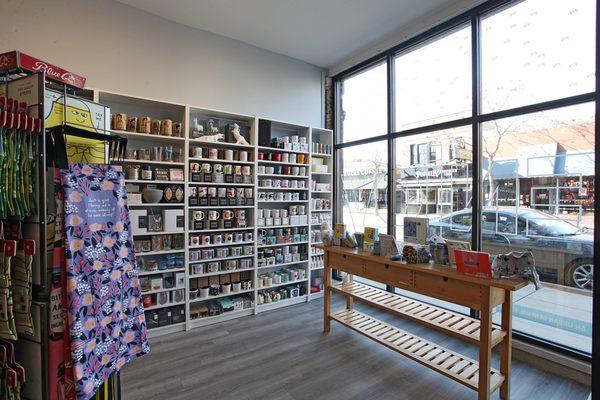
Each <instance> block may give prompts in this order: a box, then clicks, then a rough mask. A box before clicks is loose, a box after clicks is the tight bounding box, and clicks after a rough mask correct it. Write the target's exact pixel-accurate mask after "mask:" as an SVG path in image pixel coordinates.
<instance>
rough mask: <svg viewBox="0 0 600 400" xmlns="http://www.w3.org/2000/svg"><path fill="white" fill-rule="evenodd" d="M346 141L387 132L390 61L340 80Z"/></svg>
mask: <svg viewBox="0 0 600 400" xmlns="http://www.w3.org/2000/svg"><path fill="white" fill-rule="evenodd" d="M339 101H340V105H339V107H340V109H339V120H340V132H339V136H340V138H341V140H342V142H352V141H354V140H359V139H365V138H369V137H372V136H377V135H384V134H386V133H387V130H388V128H387V63H385V62H384V63H382V64H379V65H376V66H374V67H371V68H369V69H367V70H366V71H363V72H360V73H358V74H356V75H352V76H350V77H348V78H346V79H344V80H342V81H341V83H340V96H339Z"/></svg>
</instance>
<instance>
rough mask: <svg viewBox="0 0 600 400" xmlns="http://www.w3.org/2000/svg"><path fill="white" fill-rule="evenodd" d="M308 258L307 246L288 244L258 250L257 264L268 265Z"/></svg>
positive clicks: (260, 265) (259, 265)
mask: <svg viewBox="0 0 600 400" xmlns="http://www.w3.org/2000/svg"><path fill="white" fill-rule="evenodd" d="M306 260H308V246H306V245H299V246H295V245H290V246H283V247H274V248H264V249H259V250H258V258H257V266H258V267H268V266H273V265H278V264H288V263H292V262H294V263H295V262H301V261H306Z"/></svg>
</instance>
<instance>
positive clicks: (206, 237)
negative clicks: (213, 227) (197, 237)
mask: <svg viewBox="0 0 600 400" xmlns="http://www.w3.org/2000/svg"><path fill="white" fill-rule="evenodd" d="M201 240H202V246H208V245H209V244H210V236H209V235H202V236H201Z"/></svg>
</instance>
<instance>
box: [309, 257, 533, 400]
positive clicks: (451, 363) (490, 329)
mask: <svg viewBox="0 0 600 400" xmlns="http://www.w3.org/2000/svg"><path fill="white" fill-rule="evenodd" d="M319 247H320V248H322V249H323V250H325V315H324V331H325V332H329V330H330V327H331V320H334V321H337V322H339V323H341V324H342V325H345V326H347V327H348V328H351V329H353V330H355V331H357V332H359V333H361V334H363V335H365V336H367V337H369V338H371V339H373V340H375V341H376V342H378V343H380V344H382V345H384V346H386V347H388V348H390V349H392V350H394V351H396V352H398V353H400V354H402V355H404V356H406V357H408V358H410V359H412V360H415V361H417V362H419V363H421V364H423V365H425V366H427V367H429V368H431V369H433V370H435V371H437V372H439V373H441V374H443V375H446V376H447V377H449V378H452V379H454V380H455V381H457V382H460V383H462V384H463V385H465V386H467V387H469V388H471V389H473V390H475V391H477V392H478V393H479V399H489V398H490V395H491V394H492V393H493V392H494V391H495V390H496V389H498V388H500V398H502V399H508V398H509V397H510V369H511V356H512V355H511V346H512V325H511V320H512V292H514V291H515V290H518V289H520V288H522V287H524V286H526V285H527V284H528V281H526V280H524V279H483V278H477V277H474V276H469V275H464V274H459V273H458V272H456V270H455V269H453V268H451V267H446V266H438V265H432V264H405V263H401V262H398V261H391V260H390V259H388V258H384V257H379V256H373V255H370V254H368V253H365V252H362V251H358V250H355V249H348V248H342V247H324V246H319ZM332 269H337V270H340V271H344V272H346V273H348V274H349V275H350V281H349V283H346V284H343V283H339V284H333V285H332V282H331V270H332ZM354 275H357V276H361V277H363V278H366V279H370V280H373V281H377V282H381V283H384V284H386V285H391V286H395V287H397V288H400V289H404V290H409V291H412V292H415V293H420V294H424V295H427V296H430V297H434V298H437V299H440V300H445V301H449V302H452V303H456V304H460V305H462V306H466V307H469V308H472V309H475V310H479V311H480V312H481V319H479V320H478V319H474V318H471V317H467V316H465V315H462V314H460V313H456V312H453V311H448V310H445V309H441V308H438V307H435V306H431V305H429V304H426V303H422V302H419V301H416V300H412V299H409V298H406V297H402V296H399V295H396V294H393V293H389V292H387V291H385V290H381V289H376V288H373V287H371V286H368V285H364V284H361V283H358V282H355V281H354ZM332 291H335V292H338V293H340V294H342V295H344V296H346V309H343V310H340V311H336V312H334V313H332V312H331V292H332ZM354 299H356V300H358V301H362V302H364V303H367V304H369V305H371V306H375V307H378V308H380V309H382V310H384V311H387V312H389V313H391V314H393V315H396V316H399V317H402V318H406V319H409V320H412V321H416V322H419V323H422V324H424V325H426V326H429V327H430V328H433V329H436V330H438V331H441V332H444V333H447V334H450V335H453V336H456V337H458V338H460V339H463V340H465V341H467V342H470V343H474V344H477V345H479V361H475V360H472V359H470V358H467V357H464V356H462V355H460V354H457V353H456V352H453V351H451V350H448V349H445V348H443V347H441V346H438V345H437V344H435V343H432V342H428V341H426V340H423V339H421V338H419V337H417V336H415V335H412V334H410V333H408V332H404V331H402V330H400V329H398V328H396V327H394V326H392V325H389V324H387V323H385V322H381V321H378V320H376V319H374V318H372V317H370V316H368V315H366V314H364V313H361V312H358V311H356V310H353V308H352V306H353V300H354ZM499 305H502V323H501V325H500V326H494V325H493V324H492V310H493V309H494V307H496V306H499ZM498 345H499V346H500V370H497V369H494V368H492V365H491V358H492V349H493V348H494V347H495V346H498Z"/></svg>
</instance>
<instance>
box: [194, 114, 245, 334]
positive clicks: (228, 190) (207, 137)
mask: <svg viewBox="0 0 600 400" xmlns="http://www.w3.org/2000/svg"><path fill="white" fill-rule="evenodd" d="M187 118H188V124H187V126H188V127H189V128H188V130H187V132H186V137H187V138H188V152H187V153H186V160H185V164H186V170H187V173H188V176H189V179H188V181H187V189H186V196H188V209H187V210H186V224H187V228H188V235H187V242H188V243H187V244H188V259H189V262H188V269H187V280H188V293H187V296H186V302H187V304H186V310H187V315H188V316H189V317H188V323H187V329H191V328H194V327H198V326H204V325H206V324H212V323H217V322H221V321H226V320H229V319H232V318H238V317H240V316H245V315H250V314H252V313H254V312H255V310H256V308H255V303H256V301H255V299H256V297H255V289H254V288H255V280H256V241H255V238H256V228H255V224H254V215H255V209H256V163H255V160H256V158H255V144H256V120H255V118H254V117H252V116H249V115H240V114H232V113H228V112H223V111H217V110H210V109H205V108H199V107H188V112H187ZM233 124H237V125H238V126H239V127H240V130H241V131H242V132H243V131H246V132H247V135H248V142H249V145H245V144H239V143H237V144H236V143H231V142H226V141H227V140H231V138H230V137H229V132H230V131H231V127H232V126H233ZM199 125H201V128H202V129H200V126H199ZM210 125H212V126H213V131H211V129H210ZM215 130H216V131H217V132H214V131H215ZM215 135H219V136H215ZM216 137H218V138H220V139H221V140H225V141H216V142H215V141H213V139H215V138H216ZM199 149H202V151H200V150H199ZM193 166H200V167H201V168H200V169H201V171H200V172H197V171H195V170H194V171H193V170H192V167H193ZM204 166H210V169H211V172H210V173H207V172H206V171H203V168H204ZM217 168H218V169H219V171H222V173H221V172H219V171H217ZM226 169H230V170H226ZM203 191H206V194H207V198H206V199H204V198H202V197H201V196H199V195H200V192H203ZM248 191H251V192H252V193H251V194H250V193H249V192H248ZM194 192H195V193H196V197H197V201H193V204H191V203H192V202H191V200H192V199H193V197H192V196H193V194H194ZM211 192H212V194H211ZM223 193H225V198H223V197H222V195H223ZM213 195H216V199H214V197H213V198H210V197H209V196H213ZM249 195H250V196H249ZM240 198H243V199H244V200H243V203H241V200H240ZM232 199H235V202H234V200H232ZM215 201H216V203H215ZM211 202H212V203H211ZM222 202H226V204H223V203H222ZM241 212H243V213H245V224H243V225H241V226H240V225H238V221H241V219H238V216H236V215H235V213H241ZM198 213H202V214H203V215H204V222H203V223H200V226H202V227H200V226H198V225H197V226H194V225H193V224H194V215H195V214H198ZM211 213H215V214H216V215H218V218H217V220H216V222H215V221H212V222H211V220H209V218H210V216H209V214H211ZM225 213H230V214H232V216H233V217H232V219H225V218H224V217H225ZM236 234H237V235H242V239H244V240H238V241H236V242H228V241H226V240H225V237H227V236H231V237H232V238H233V236H234V235H236ZM248 234H250V235H251V236H252V239H251V240H246V239H247V237H244V236H246V235H248ZM216 235H220V237H221V242H216V241H215V239H214V238H215V236H216ZM207 236H208V237H209V238H210V243H207V244H202V243H205V242H204V241H203V240H202V239H203V237H207ZM196 237H197V238H198V241H197V243H198V244H194V245H192V238H196ZM194 240H195V239H194ZM247 247H250V248H251V249H252V252H251V254H237V255H236V254H233V249H234V248H241V249H243V248H247ZM219 251H224V252H226V253H227V254H226V255H224V256H217V252H219ZM192 252H194V253H195V254H196V255H195V256H194V257H190V254H191V253H192ZM205 253H213V254H210V255H206V254H205ZM192 258H193V260H194V261H192V260H191V259H192ZM248 261H250V265H249V266H242V263H246V262H248ZM230 263H231V264H232V265H233V264H235V265H236V267H235V269H233V268H232V267H231V266H228V264H230ZM209 265H214V266H217V265H218V269H217V270H208V267H209ZM196 268H202V270H201V271H200V272H198V270H196ZM215 268H216V267H215ZM234 281H240V282H244V281H245V282H250V285H251V286H250V287H249V288H244V289H243V290H237V291H235V292H234V291H233V285H229V286H231V287H232V288H231V290H230V291H229V292H228V293H223V286H222V285H227V283H228V282H229V283H231V282H234ZM240 284H241V283H240ZM211 285H219V288H220V291H219V294H218V295H212V296H207V297H202V296H201V295H200V291H201V290H200V289H208V287H209V286H211ZM196 290H198V293H197V294H196ZM192 291H193V292H194V298H192V297H191V293H192ZM241 299H244V300H243V301H242V300H241ZM236 300H240V301H236ZM230 301H231V302H232V303H233V304H242V305H243V307H244V308H242V309H234V310H233V311H225V310H226V304H228V302H230ZM217 304H219V306H217ZM217 310H218V311H217Z"/></svg>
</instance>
